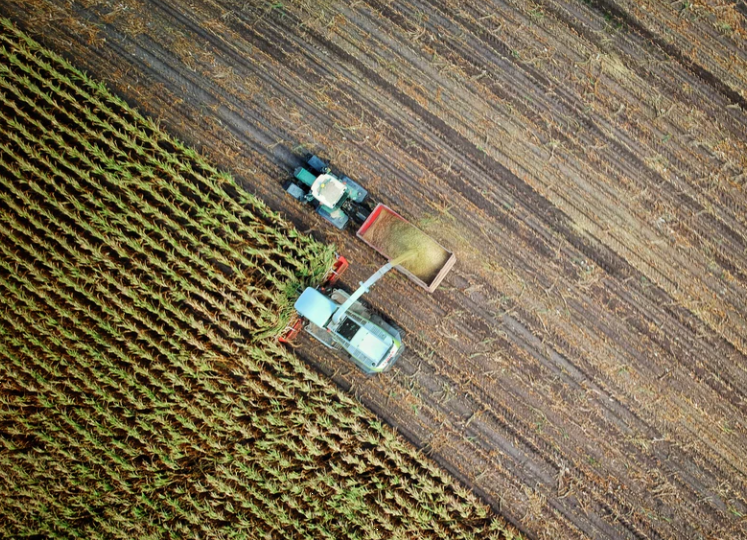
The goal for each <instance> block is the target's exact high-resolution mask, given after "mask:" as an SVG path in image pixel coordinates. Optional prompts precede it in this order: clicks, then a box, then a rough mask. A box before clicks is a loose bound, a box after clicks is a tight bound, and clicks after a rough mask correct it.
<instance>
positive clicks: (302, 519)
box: [0, 21, 513, 540]
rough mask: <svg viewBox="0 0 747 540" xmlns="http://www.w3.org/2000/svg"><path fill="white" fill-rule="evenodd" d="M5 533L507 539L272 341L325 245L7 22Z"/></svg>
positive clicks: (3, 84)
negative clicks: (237, 185) (301, 231)
mask: <svg viewBox="0 0 747 540" xmlns="http://www.w3.org/2000/svg"><path fill="white" fill-rule="evenodd" d="M0 55H1V56H2V61H1V62H0V93H1V94H2V95H1V98H0V177H1V178H2V189H0V206H1V207H0V288H1V290H0V304H1V309H2V316H1V317H0V536H1V537H3V538H18V537H28V536H36V537H44V538H87V539H95V538H126V539H132V538H138V539H139V540H144V539H146V538H278V539H280V538H282V539H286V538H308V539H315V540H316V539H322V538H329V539H340V538H352V539H355V538H402V539H404V538H480V539H482V538H511V537H513V535H512V533H511V532H510V530H509V528H508V527H506V526H505V525H503V524H502V522H500V521H497V520H496V519H494V518H493V517H492V514H491V513H490V511H489V510H488V509H487V508H486V507H485V506H483V505H482V504H481V503H479V502H478V501H477V500H476V499H475V497H474V496H473V495H472V494H471V493H470V492H468V491H467V490H464V489H463V488H461V487H460V486H458V485H457V484H455V483H454V481H453V480H450V479H449V477H448V476H447V475H446V474H445V473H443V472H442V471H441V470H440V469H438V468H437V467H435V466H434V465H433V464H432V463H431V462H430V461H428V460H427V459H426V458H424V457H423V456H422V455H421V454H420V453H419V452H417V451H416V450H415V449H414V448H412V447H411V446H409V445H407V444H406V443H405V442H404V441H402V440H401V439H400V438H399V436H398V435H396V434H395V433H394V432H393V431H392V430H391V429H390V428H388V427H387V426H385V425H382V424H381V423H380V422H377V421H376V419H375V417H373V416H372V415H371V414H370V413H369V412H368V411H366V410H364V409H363V408H362V407H361V406H360V405H359V404H358V403H357V402H355V401H354V400H352V399H351V398H349V397H347V396H346V395H345V394H343V393H341V392H340V391H339V390H337V388H336V387H334V386H333V385H332V384H331V383H330V382H328V381H327V380H325V379H322V378H321V377H320V376H318V375H317V374H316V373H315V372H313V371H311V370H310V369H308V368H307V367H305V365H304V364H303V363H302V362H300V361H299V360H298V359H296V358H295V356H293V355H292V354H290V353H289V352H287V351H286V350H285V349H284V348H283V347H282V346H280V345H278V344H277V341H276V335H277V333H278V331H279V330H281V329H282V328H284V327H285V325H286V324H287V322H288V319H289V317H290V316H291V313H292V302H293V300H294V298H295V297H296V296H297V294H298V292H299V291H300V289H301V288H302V287H304V286H306V285H315V284H318V282H319V281H320V280H321V279H322V278H323V275H324V274H325V273H326V271H327V270H328V269H329V267H330V265H331V263H332V261H333V258H334V253H333V250H332V248H331V247H328V246H324V245H321V244H319V243H317V242H315V241H313V240H312V239H310V238H308V237H305V236H304V235H301V234H299V233H297V232H296V231H295V230H294V229H293V228H292V227H291V226H290V225H289V224H287V223H286V222H285V221H284V220H283V219H282V218H281V217H280V216H279V215H277V214H275V213H273V212H272V211H270V210H269V209H268V208H267V207H266V206H264V205H263V204H262V203H261V202H260V201H259V200H257V199H256V198H254V197H252V196H250V195H248V194H247V193H245V192H243V191H241V190H240V188H237V187H235V184H234V183H233V180H232V179H231V177H230V176H228V175H226V174H225V173H222V172H220V171H218V170H216V169H215V168H213V167H212V166H211V165H210V164H209V163H207V162H206V161H205V160H204V159H203V158H201V157H200V156H199V155H198V154H197V153H196V152H194V151H192V150H190V149H189V148H186V147H185V146H183V145H182V144H181V143H179V142H178V141H176V140H174V139H173V138H171V137H169V136H168V135H166V134H165V133H164V132H163V131H161V130H160V129H159V128H158V126H156V125H155V124H154V123H153V122H151V121H149V120H147V119H145V118H143V117H142V116H140V115H139V114H138V113H137V112H136V111H134V110H132V109H131V108H130V107H128V105H127V104H126V103H124V102H123V101H121V100H120V99H118V98H117V97H115V96H113V95H112V94H110V93H109V92H108V91H107V90H106V88H105V87H104V86H103V85H102V84H100V83H98V82H96V81H94V80H92V79H90V78H89V77H87V76H86V75H84V74H83V73H81V72H79V71H77V70H76V69H75V68H74V67H72V66H71V65H70V64H69V63H68V62H67V61H65V60H64V59H62V58H61V57H59V56H57V55H55V54H54V53H52V52H51V51H49V50H47V49H45V48H43V47H41V46H40V45H38V44H37V43H35V42H34V41H32V40H30V39H29V38H28V37H27V36H25V35H24V34H23V33H22V32H20V31H19V30H18V29H17V28H15V27H14V26H13V25H12V23H10V22H9V21H3V22H2V25H1V29H0Z"/></svg>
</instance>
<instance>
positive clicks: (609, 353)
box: [0, 0, 747, 539]
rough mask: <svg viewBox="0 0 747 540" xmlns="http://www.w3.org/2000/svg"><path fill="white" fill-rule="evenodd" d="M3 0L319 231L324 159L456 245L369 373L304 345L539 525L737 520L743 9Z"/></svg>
mask: <svg viewBox="0 0 747 540" xmlns="http://www.w3.org/2000/svg"><path fill="white" fill-rule="evenodd" d="M0 12H1V13H2V14H4V15H6V16H9V17H11V18H13V19H14V20H15V21H17V22H18V23H19V24H20V25H21V26H22V27H23V28H24V29H26V30H27V31H29V32H30V33H32V34H34V35H35V36H38V38H39V39H40V40H41V41H42V42H43V43H45V44H47V45H49V46H51V47H53V48H55V49H56V50H58V51H60V52H61V53H64V54H65V55H66V56H67V57H68V58H69V59H71V60H72V61H73V62H75V63H76V64H77V65H79V66H80V67H82V68H84V69H87V70H88V71H90V72H91V73H92V74H94V75H95V76H96V77H98V78H103V79H104V80H107V81H108V84H109V85H110V86H111V88H112V89H113V90H114V91H115V92H117V93H118V94H120V95H122V96H123V97H125V98H126V99H127V100H128V101H129V102H131V103H132V104H134V105H136V106H137V107H138V108H140V109H141V110H143V111H144V112H146V113H148V114H150V115H151V116H153V117H154V118H158V119H159V120H160V121H161V122H162V123H163V124H164V125H165V126H166V127H167V128H168V129H169V130H170V131H171V132H172V133H174V134H176V135H177V136H179V137H180V138H182V139H183V140H185V141H187V142H188V143H189V144H191V145H193V146H195V147H197V148H198V149H200V150H201V151H202V152H203V153H205V154H207V155H208V156H209V157H210V158H211V159H212V160H213V161H214V162H216V163H218V164H220V165H221V166H223V167H225V168H226V169H230V170H231V171H233V172H234V173H235V174H236V175H237V176H238V177H239V178H240V180H241V181H242V183H243V184H244V186H245V187H246V189H248V190H249V191H251V192H252V193H255V194H257V195H259V196H260V197H261V198H262V199H264V200H265V201H266V202H267V203H268V204H269V205H270V206H272V207H273V208H274V209H277V210H281V211H283V212H284V213H286V215H288V216H289V217H290V219H291V220H292V221H293V222H294V223H295V224H296V225H297V226H298V227H299V228H300V229H301V230H310V231H311V232H312V234H314V235H315V236H316V237H317V238H319V239H321V240H326V241H333V242H335V243H337V245H338V246H339V251H340V252H341V253H343V254H344V255H345V256H347V257H348V258H349V260H350V261H351V268H350V270H349V274H348V275H346V276H345V277H344V281H345V282H346V283H347V284H348V285H350V286H352V287H354V286H355V284H356V283H357V282H358V281H359V280H362V279H365V277H366V276H367V275H368V274H370V272H372V271H373V270H374V269H375V268H377V267H378V266H380V265H381V264H383V262H384V260H383V258H382V257H381V256H380V255H378V254H377V253H375V252H373V250H371V249H370V248H369V247H368V246H366V245H365V244H363V243H362V242H360V241H359V240H358V239H356V238H355V236H354V235H352V234H350V233H349V232H346V233H339V232H337V231H335V230H333V229H332V228H331V227H330V226H328V225H327V224H326V222H324V221H323V220H321V218H319V217H318V216H316V215H313V214H309V213H308V212H307V208H305V207H302V206H301V205H300V204H298V203H297V202H295V201H293V200H292V199H291V198H290V197H288V196H286V195H285V194H284V192H283V190H282V187H281V184H282V181H283V180H284V179H286V178H288V177H290V175H291V174H292V170H293V168H294V167H296V166H298V165H300V164H301V156H302V155H303V154H304V153H306V152H315V153H318V154H320V155H322V156H323V157H326V158H330V159H331V161H332V163H333V164H334V165H335V166H336V167H337V168H339V169H340V170H343V171H344V172H345V173H347V174H348V175H349V176H351V177H352V178H353V179H355V180H356V181H357V182H359V183H360V184H362V185H363V186H364V187H366V188H367V189H368V190H369V191H370V192H371V193H372V194H373V195H374V197H375V199H376V200H379V201H381V202H384V203H386V204H387V205H388V206H390V207H392V208H393V209H395V210H396V211H398V212H399V213H401V214H402V215H404V216H405V217H406V218H407V219H408V220H410V221H411V222H412V223H413V224H415V225H416V226H418V227H420V228H421V229H422V230H424V231H426V232H427V233H428V234H430V235H431V236H433V237H434V238H435V239H436V240H437V241H438V242H439V243H441V244H442V245H444V246H445V247H447V248H448V249H450V250H452V251H454V252H455V253H456V255H457V258H458V262H457V265H456V267H455V268H454V269H453V270H452V271H451V273H450V274H449V275H448V276H447V278H446V280H445V281H444V283H443V285H442V286H441V288H440V289H439V290H438V291H437V292H436V293H434V294H433V295H429V294H427V293H426V292H425V291H423V290H422V289H421V288H419V287H416V286H414V285H413V284H412V283H411V282H409V281H408V280H407V279H406V278H404V277H402V276H398V275H396V274H391V275H389V276H387V277H386V278H385V280H384V281H383V282H381V284H380V285H378V287H377V288H376V290H375V291H372V293H371V294H370V295H369V297H368V299H369V301H370V302H371V303H372V304H373V305H374V306H375V307H376V308H377V309H379V310H381V311H382V312H383V313H385V314H386V315H388V316H389V317H390V318H392V319H393V320H395V321H396V322H397V324H398V325H399V326H401V327H402V328H403V329H404V332H405V334H406V335H405V343H406V346H407V347H408V348H409V350H408V351H407V353H406V354H405V355H404V357H403V358H402V359H401V360H400V361H399V363H398V365H397V367H395V369H394V370H393V371H392V372H391V373H389V374H387V375H385V376H381V377H375V378H370V379H369V378H366V377H364V376H363V375H362V374H360V373H359V372H357V371H356V370H355V369H354V368H353V367H351V365H350V364H349V363H347V362H345V361H344V360H342V359H338V358H336V357H333V356H330V355H329V354H328V352H327V351H326V350H325V349H324V348H323V347H321V346H318V345H316V344H314V343H312V342H311V341H304V342H303V348H301V349H299V350H298V352H299V354H301V355H302V356H304V357H305V358H307V359H308V361H309V362H311V363H313V364H315V365H316V366H318V367H319V369H321V370H322V371H324V372H326V373H329V374H330V375H331V376H332V377H333V378H334V379H335V380H336V381H337V382H339V384H341V385H343V386H344V387H346V388H349V389H350V392H351V393H354V394H355V395H357V396H358V397H359V398H360V399H361V400H362V401H363V402H364V403H365V404H367V405H368V406H369V407H371V408H372V409H373V410H375V411H376V412H377V414H379V415H380V416H381V417H382V418H384V419H386V421H387V422H389V423H391V424H392V425H394V426H396V427H397V428H398V429H399V430H400V431H401V432H402V433H403V434H405V435H406V436H407V437H408V438H409V439H411V440H412V441H413V442H415V443H416V444H417V445H419V446H421V447H422V448H425V449H426V450H427V451H428V453H429V454H430V455H432V456H433V457H434V458H435V459H436V460H437V461H438V462H439V463H441V464H442V465H443V466H445V467H446V468H448V469H449V470H450V471H451V472H452V473H453V474H455V475H456V476H457V477H459V478H460V479H462V480H463V481H465V482H466V483H468V484H469V485H471V486H472V487H473V488H474V489H475V490H476V492H477V493H478V494H480V495H481V496H482V497H484V498H485V500H487V501H488V502H490V504H491V505H492V506H493V507H494V508H495V509H496V510H498V511H499V512H501V513H502V514H503V515H504V516H506V517H507V519H509V520H510V521H512V522H513V523H514V524H516V525H517V526H518V527H519V528H520V529H521V530H522V531H524V532H525V533H526V534H527V536H528V537H530V538H553V539H555V538H609V539H629V538H630V539H634V538H635V539H644V538H652V539H670V538H671V539H675V538H696V539H697V538H714V539H715V538H723V539H726V538H747V517H746V516H747V497H746V496H745V494H746V493H747V452H746V451H745V448H747V425H746V421H745V418H747V414H746V413H747V303H746V302H745V295H746V294H747V217H746V216H747V195H746V194H745V183H746V182H747V177H746V176H745V173H744V171H745V170H746V169H747V129H746V128H745V126H747V117H746V110H747V94H746V93H745V88H747V50H746V47H745V36H746V35H747V34H746V32H745V27H746V25H747V22H746V15H747V8H746V7H745V4H744V2H743V1H742V0H738V1H737V2H731V1H726V0H723V1H722V0H719V1H697V2H672V3H670V2H654V1H652V0H641V1H635V2H633V1H628V0H617V1H613V0H588V1H585V2H577V1H575V0H567V1H562V0H560V1H552V0H548V1H539V2H537V1H533V2H529V1H524V0H515V1H514V0H507V1H501V0H488V1H484V0H479V1H478V0H466V1H461V0H460V1H455V0H434V1H417V0H408V1H403V2H391V1H388V0H381V1H377V0H368V1H361V2H358V1H356V2H332V1H330V0H324V1H319V2H310V1H308V2H303V1H296V2H276V3H271V2H260V1H253V2H252V1H249V2H246V1H236V0H212V1H204V2H186V1H180V0H170V1H153V2H145V1H141V0H117V1H98V0H85V1H81V2H72V3H71V2H67V1H62V0H55V1H51V0H49V1H45V0H30V1H29V0H6V1H5V2H4V3H3V6H2V8H0Z"/></svg>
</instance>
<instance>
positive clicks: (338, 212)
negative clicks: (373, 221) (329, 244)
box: [283, 156, 371, 229]
mask: <svg viewBox="0 0 747 540" xmlns="http://www.w3.org/2000/svg"><path fill="white" fill-rule="evenodd" d="M306 163H307V167H298V168H297V169H296V170H295V172H294V174H293V176H294V179H293V180H288V181H287V182H286V183H285V184H283V188H284V189H285V191H287V192H288V193H289V194H290V195H291V196H293V197H294V198H296V199H298V200H299V201H301V202H304V203H307V204H311V205H312V206H313V207H314V208H315V209H316V212H317V213H318V214H319V215H320V216H322V217H323V218H324V219H326V220H327V221H329V222H330V223H331V224H332V225H334V226H335V227H337V228H338V229H345V228H346V227H347V225H348V223H349V222H350V220H351V219H352V220H353V222H354V223H356V224H358V225H360V224H362V223H363V222H364V221H366V218H368V216H369V214H370V213H371V207H370V206H369V204H368V203H369V201H368V191H366V190H365V189H363V187H362V186H361V185H360V184H358V183H357V182H355V181H353V180H352V179H351V178H348V177H347V176H345V175H337V174H334V173H332V170H331V169H330V168H329V164H328V163H326V162H324V161H322V160H321V159H319V158H318V157H317V156H311V157H310V158H309V159H308V160H307V162H306Z"/></svg>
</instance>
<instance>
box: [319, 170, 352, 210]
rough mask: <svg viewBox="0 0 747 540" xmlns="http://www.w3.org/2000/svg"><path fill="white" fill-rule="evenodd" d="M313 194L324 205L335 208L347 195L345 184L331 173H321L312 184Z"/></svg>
mask: <svg viewBox="0 0 747 540" xmlns="http://www.w3.org/2000/svg"><path fill="white" fill-rule="evenodd" d="M311 194H312V195H314V197H315V198H316V200H318V201H319V202H320V203H322V204H323V205H324V206H328V207H329V208H334V206H335V205H336V204H337V203H338V202H339V201H340V199H341V198H342V196H343V195H345V184H343V183H342V182H340V181H339V180H338V179H337V178H335V177H334V176H332V175H331V174H320V175H319V176H317V177H316V180H314V183H313V184H311Z"/></svg>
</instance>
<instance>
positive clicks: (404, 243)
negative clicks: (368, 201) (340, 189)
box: [356, 204, 456, 293]
mask: <svg viewBox="0 0 747 540" xmlns="http://www.w3.org/2000/svg"><path fill="white" fill-rule="evenodd" d="M356 235H357V236H358V238H360V239H361V240H363V241H364V242H365V243H366V244H368V245H369V246H371V247H372V248H374V249H375V250H376V251H378V252H379V253H381V254H382V255H383V256H384V257H386V258H387V259H388V260H390V261H391V260H392V259H396V258H397V257H399V256H401V255H404V254H405V253H407V252H410V251H414V252H415V256H414V257H413V258H411V259H408V260H407V261H405V262H403V263H402V264H401V265H398V266H396V268H397V270H399V271H400V272H402V273H403V274H404V275H406V276H407V277H408V278H410V280H412V281H414V282H415V283H417V284H418V285H420V286H421V287H423V288H424V289H425V290H426V291H428V292H430V293H432V292H433V291H435V290H436V288H438V285H439V284H440V283H441V281H443V279H444V277H446V274H448V273H449V270H451V267H452V266H454V263H456V256H455V255H454V253H452V252H451V251H449V250H448V249H446V248H445V247H443V246H442V245H441V244H439V243H438V242H436V241H435V240H434V239H433V238H431V237H430V236H428V235H427V234H425V233H424V232H423V231H421V230H420V229H418V228H417V227H415V225H413V224H412V223H410V222H409V221H407V220H406V219H405V218H403V217H402V216H401V215H399V214H398V213H397V212H395V211H394V210H392V209H391V208H389V207H388V206H386V205H384V204H378V205H377V206H376V208H374V210H373V211H372V212H371V214H370V215H369V216H368V219H366V221H365V222H364V223H363V225H361V228H360V229H358V232H357V233H356Z"/></svg>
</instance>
